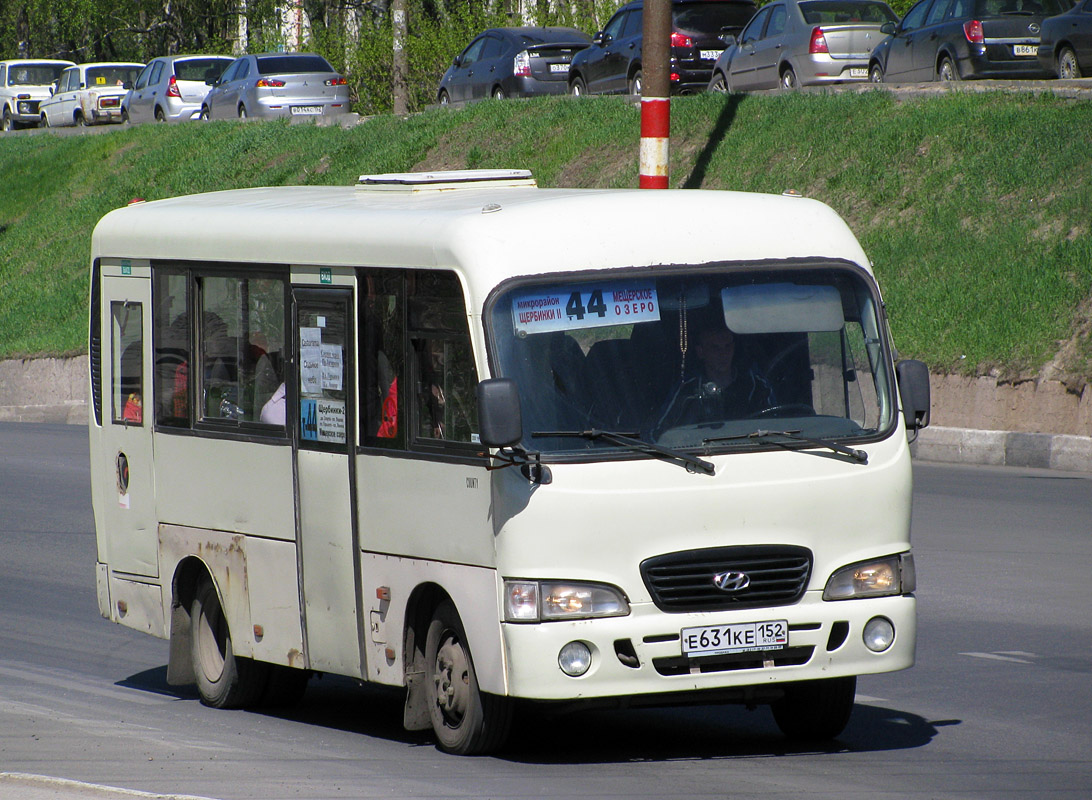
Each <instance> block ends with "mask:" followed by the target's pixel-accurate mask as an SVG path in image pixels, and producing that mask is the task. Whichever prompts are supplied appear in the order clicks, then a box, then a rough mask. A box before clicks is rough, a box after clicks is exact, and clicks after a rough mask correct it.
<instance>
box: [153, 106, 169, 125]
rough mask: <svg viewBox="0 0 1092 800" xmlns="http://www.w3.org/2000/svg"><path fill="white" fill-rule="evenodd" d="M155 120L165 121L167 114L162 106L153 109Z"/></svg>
mask: <svg viewBox="0 0 1092 800" xmlns="http://www.w3.org/2000/svg"><path fill="white" fill-rule="evenodd" d="M155 121H156V122H166V121H167V115H166V114H164V113H163V109H162V108H157V109H156V110H155Z"/></svg>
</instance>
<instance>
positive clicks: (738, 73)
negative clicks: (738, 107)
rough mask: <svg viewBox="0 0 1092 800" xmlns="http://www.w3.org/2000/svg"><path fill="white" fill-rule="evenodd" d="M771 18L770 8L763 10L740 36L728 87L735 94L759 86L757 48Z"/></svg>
mask: <svg viewBox="0 0 1092 800" xmlns="http://www.w3.org/2000/svg"><path fill="white" fill-rule="evenodd" d="M769 18H770V8H769V6H767V7H765V8H763V9H762V10H761V11H759V12H758V13H757V14H755V16H754V18H753V19H752V20H751V21H750V22H748V23H747V27H746V28H744V29H743V30H742V31H741V32H740V34H739V41H738V42H736V52H735V54H734V55H733V56H732V61H731V63H730V64H729V65H728V85H729V86H730V87H731V89H732V91H734V92H746V91H749V90H751V89H754V88H755V87H756V86H757V85H758V78H757V68H758V54H757V50H756V48H757V46H758V43H759V41H760V39H761V38H762V31H763V29H764V28H765V27H766V22H767V21H768V20H769Z"/></svg>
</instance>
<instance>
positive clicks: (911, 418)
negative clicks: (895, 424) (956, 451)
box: [895, 358, 929, 431]
mask: <svg viewBox="0 0 1092 800" xmlns="http://www.w3.org/2000/svg"><path fill="white" fill-rule="evenodd" d="M895 375H896V377H897V378H898V381H899V394H900V395H901V396H902V415H903V417H904V418H905V420H906V427H907V428H909V429H910V430H915V431H916V430H919V429H920V428H924V427H927V426H928V425H929V368H928V367H927V366H925V364H923V363H922V362H921V361H915V360H914V359H912V358H907V359H904V360H903V361H900V362H899V363H898V364H896V365H895Z"/></svg>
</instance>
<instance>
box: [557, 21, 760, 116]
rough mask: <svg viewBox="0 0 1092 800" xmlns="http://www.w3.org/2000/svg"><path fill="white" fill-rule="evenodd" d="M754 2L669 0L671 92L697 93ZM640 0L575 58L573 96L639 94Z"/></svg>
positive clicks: (612, 22)
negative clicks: (727, 41)
mask: <svg viewBox="0 0 1092 800" xmlns="http://www.w3.org/2000/svg"><path fill="white" fill-rule="evenodd" d="M756 8H757V6H756V4H755V0H672V3H671V93H672V94H689V93H692V92H700V91H702V90H704V89H705V87H706V85H707V84H708V83H709V78H710V77H711V76H712V74H713V64H715V63H716V61H717V57H718V56H719V55H720V54H721V52H722V51H723V50H724V47H725V42H724V37H725V36H726V35H728V34H731V35H733V36H735V35H738V34H739V32H740V31H741V30H743V26H744V25H746V24H747V22H748V21H749V20H750V19H751V17H752V16H753V15H754V13H755V10H756ZM643 10H644V4H643V3H642V0H635V2H632V3H627V4H626V5H624V6H622V7H621V8H620V9H618V10H617V11H616V12H614V16H612V17H611V18H610V21H609V22H607V26H606V27H605V28H603V30H601V31H599V33H597V34H595V36H594V37H593V38H592V45H591V47H589V48H587V49H586V50H581V51H580V52H579V53H577V54H576V55H575V56H573V62H572V66H571V67H570V68H569V92H570V93H571V94H586V93H587V94H619V93H626V92H628V93H629V94H635V95H639V94H640V93H641V77H642V70H641V41H642V32H643V26H644V16H643Z"/></svg>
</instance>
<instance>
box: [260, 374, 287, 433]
mask: <svg viewBox="0 0 1092 800" xmlns="http://www.w3.org/2000/svg"><path fill="white" fill-rule="evenodd" d="M284 395H285V388H284V381H281V385H280V386H278V387H277V388H276V389H275V390H274V391H273V396H272V397H270V398H269V399H268V400H266V401H265V405H263V406H262V413H261V417H260V419H261V421H262V422H264V423H266V424H267V425H284V405H285V403H284Z"/></svg>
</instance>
